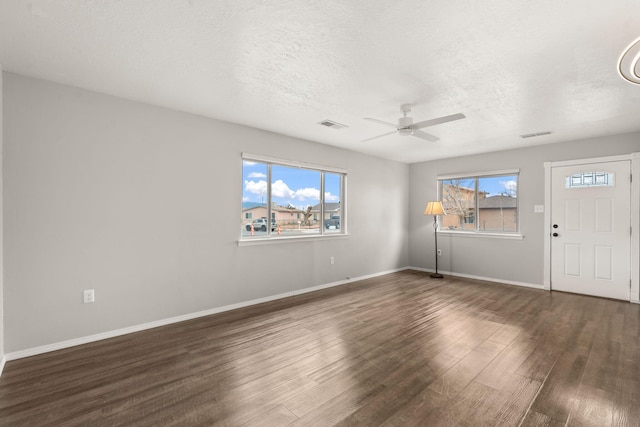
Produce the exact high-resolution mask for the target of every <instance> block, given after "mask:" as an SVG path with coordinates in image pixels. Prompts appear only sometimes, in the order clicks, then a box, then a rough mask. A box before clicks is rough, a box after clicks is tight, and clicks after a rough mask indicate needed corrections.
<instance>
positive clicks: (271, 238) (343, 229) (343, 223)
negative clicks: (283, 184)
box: [238, 153, 348, 246]
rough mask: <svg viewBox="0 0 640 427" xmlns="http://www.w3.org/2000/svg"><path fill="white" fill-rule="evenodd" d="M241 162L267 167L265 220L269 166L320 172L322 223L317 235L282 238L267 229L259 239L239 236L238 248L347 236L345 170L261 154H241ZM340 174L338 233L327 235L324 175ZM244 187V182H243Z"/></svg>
mask: <svg viewBox="0 0 640 427" xmlns="http://www.w3.org/2000/svg"><path fill="white" fill-rule="evenodd" d="M242 161H243V162H244V161H252V162H259V163H265V164H266V165H267V203H266V204H267V218H271V166H272V165H276V166H287V167H294V168H301V169H307V170H313V171H318V172H320V202H319V204H320V218H321V219H322V221H323V222H322V223H321V224H320V229H319V233H318V234H310V235H295V236H282V235H280V236H279V235H277V234H276V233H274V232H271V230H270V227H267V234H266V236H261V237H255V236H251V237H247V236H243V235H242V234H241V235H240V238H239V239H238V245H239V246H251V245H261V244H270V243H286V242H302V241H309V240H317V239H335V238H344V237H346V236H348V233H347V170H346V169H342V168H337V167H333V166H325V165H317V164H313V163H306V162H299V161H294V160H285V159H279V158H275V157H269V156H263V155H261V154H252V153H242ZM325 173H331V174H340V175H342V179H341V183H340V231H339V232H335V231H332V232H330V233H327V232H326V230H325V228H324V205H325V201H324V197H325V194H324V193H325V191H324V181H325V180H324V174H325ZM243 186H244V182H243Z"/></svg>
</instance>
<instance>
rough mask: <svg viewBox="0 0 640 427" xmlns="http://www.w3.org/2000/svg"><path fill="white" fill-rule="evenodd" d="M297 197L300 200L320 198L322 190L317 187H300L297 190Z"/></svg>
mask: <svg viewBox="0 0 640 427" xmlns="http://www.w3.org/2000/svg"><path fill="white" fill-rule="evenodd" d="M295 198H296V199H298V200H306V199H312V200H320V190H318V189H317V188H299V189H297V190H296V191H295Z"/></svg>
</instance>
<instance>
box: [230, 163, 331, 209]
mask: <svg viewBox="0 0 640 427" xmlns="http://www.w3.org/2000/svg"><path fill="white" fill-rule="evenodd" d="M320 177H321V173H320V172H319V171H316V170H311V169H302V168H296V167H289V166H281V165H272V166H271V178H272V180H271V200H272V202H274V203H276V204H277V205H278V206H285V207H286V206H293V207H295V208H297V209H302V210H304V209H306V208H307V206H314V205H316V204H318V203H320ZM242 182H243V190H242V202H243V203H244V204H247V203H251V204H253V203H255V204H265V203H267V165H266V164H265V163H259V162H252V161H249V160H244V161H243V167H242ZM324 190H325V193H324V194H325V203H332V202H339V201H340V175H339V174H332V173H325V189H324Z"/></svg>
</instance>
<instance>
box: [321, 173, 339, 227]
mask: <svg viewBox="0 0 640 427" xmlns="http://www.w3.org/2000/svg"><path fill="white" fill-rule="evenodd" d="M341 180H342V176H341V175H340V174H335V173H328V172H325V174H324V232H325V233H339V232H340V229H341V228H342V223H341V220H342V218H341V216H342V209H341V201H340V188H341Z"/></svg>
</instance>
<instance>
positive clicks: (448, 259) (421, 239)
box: [409, 133, 640, 286]
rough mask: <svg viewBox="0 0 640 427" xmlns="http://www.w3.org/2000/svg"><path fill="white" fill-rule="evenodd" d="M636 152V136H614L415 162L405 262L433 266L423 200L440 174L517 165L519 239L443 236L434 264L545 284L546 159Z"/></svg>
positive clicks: (431, 196)
mask: <svg viewBox="0 0 640 427" xmlns="http://www.w3.org/2000/svg"><path fill="white" fill-rule="evenodd" d="M637 151H640V134H639V133H635V134H626V135H616V136H610V137H603V138H594V139H587V140H582V141H572V142H568V143H562V144H549V145H539V146H535V147H529V148H522V149H518V150H509V151H500V152H494V153H489V154H482V155H475V156H467V157H457V158H451V159H445V160H436V161H430V162H424V163H416V164H413V165H411V167H410V197H409V254H410V258H409V262H410V265H411V266H414V267H421V268H428V269H433V268H435V257H434V250H435V244H434V241H433V227H432V224H433V217H431V216H429V217H426V216H424V215H423V214H422V212H423V211H424V208H425V206H426V203H427V201H429V200H436V196H437V184H436V178H437V176H438V175H448V174H455V173H465V172H485V171H486V172H490V171H494V170H503V169H518V168H519V169H520V179H519V189H518V195H519V203H520V230H521V233H522V234H523V235H524V239H523V240H504V239H491V238H475V237H465V236H452V235H445V234H441V235H439V236H438V246H439V247H440V248H441V249H442V252H443V254H442V256H441V257H440V258H439V261H438V267H439V269H440V270H443V271H450V272H454V273H457V274H462V275H469V276H477V277H483V278H490V279H495V280H499V281H506V282H519V283H522V284H529V285H539V286H542V285H543V262H544V246H543V239H544V214H540V213H534V212H533V209H534V205H543V204H544V162H550V161H562V160H572V159H582V158H591V157H601V156H611V155H618V154H630V153H633V152H637Z"/></svg>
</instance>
